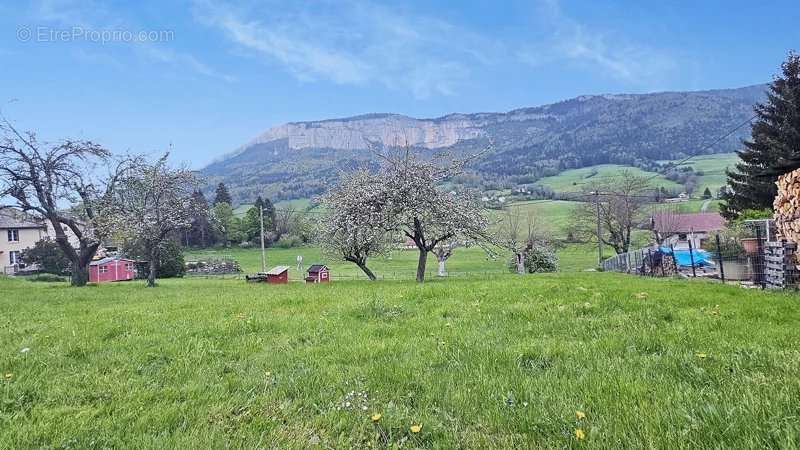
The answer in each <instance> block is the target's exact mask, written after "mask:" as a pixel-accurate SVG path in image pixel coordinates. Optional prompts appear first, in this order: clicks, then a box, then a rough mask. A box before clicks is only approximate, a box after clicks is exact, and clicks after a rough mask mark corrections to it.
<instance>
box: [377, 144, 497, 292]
mask: <svg viewBox="0 0 800 450" xmlns="http://www.w3.org/2000/svg"><path fill="white" fill-rule="evenodd" d="M373 151H374V152H375V153H376V154H378V155H379V156H380V157H381V158H382V159H383V161H384V164H383V166H382V168H381V170H380V172H379V173H378V178H379V179H380V180H381V181H382V189H383V190H384V192H385V198H386V202H387V207H388V210H389V217H390V218H391V222H392V224H393V226H394V228H395V229H396V230H397V231H398V232H399V233H401V234H402V235H403V236H405V237H407V238H409V239H410V240H411V241H413V242H414V245H415V246H416V247H417V249H418V250H419V258H418V260H417V275H416V279H417V281H418V282H420V283H421V282H423V281H425V267H426V264H427V261H428V254H429V253H430V252H432V251H434V249H435V248H436V247H437V246H441V245H444V244H447V243H449V242H452V241H457V240H464V241H466V240H471V241H474V242H476V243H479V244H480V243H483V242H488V241H490V238H489V236H488V234H487V232H486V230H487V227H488V225H489V219H488V217H487V215H486V213H485V211H484V209H483V207H482V205H481V204H480V202H479V201H478V199H477V196H476V195H473V194H472V193H470V192H468V191H458V192H457V191H449V192H448V191H445V190H442V189H441V188H440V186H441V184H442V183H443V182H444V181H445V180H447V179H448V178H451V177H453V176H456V175H458V174H460V173H462V171H463V168H464V166H465V165H466V164H467V163H468V162H469V161H470V160H471V159H472V158H474V157H475V156H473V157H471V158H467V159H462V160H453V159H448V158H447V157H446V155H443V154H442V155H437V156H436V157H433V158H423V157H422V156H421V155H418V154H416V153H412V151H411V149H409V148H408V147H406V148H403V149H400V150H399V151H397V152H396V154H394V155H390V154H389V155H387V154H383V153H379V152H377V151H375V150H374V149H373ZM476 156H477V155H476ZM448 256H449V255H448Z"/></svg>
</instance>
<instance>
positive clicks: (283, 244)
mask: <svg viewBox="0 0 800 450" xmlns="http://www.w3.org/2000/svg"><path fill="white" fill-rule="evenodd" d="M272 245H273V246H274V247H278V248H292V247H300V246H301V245H303V240H302V239H301V238H300V237H298V236H294V235H287V236H281V238H280V239H278V241H277V242H275V243H274V244H272Z"/></svg>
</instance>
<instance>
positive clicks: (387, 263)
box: [184, 244, 613, 280]
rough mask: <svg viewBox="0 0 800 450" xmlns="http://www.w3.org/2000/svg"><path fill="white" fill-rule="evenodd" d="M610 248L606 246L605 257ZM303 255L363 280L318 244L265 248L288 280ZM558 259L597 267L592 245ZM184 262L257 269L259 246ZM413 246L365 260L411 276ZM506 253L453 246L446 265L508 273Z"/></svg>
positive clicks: (569, 267) (387, 272)
mask: <svg viewBox="0 0 800 450" xmlns="http://www.w3.org/2000/svg"><path fill="white" fill-rule="evenodd" d="M612 252H613V251H612V250H611V248H610V247H609V248H608V249H607V250H606V256H609V255H611V253H612ZM298 255H300V256H302V257H303V266H304V268H308V266H310V265H311V264H315V263H324V264H326V265H327V266H328V267H329V268H330V269H331V274H332V276H333V277H334V278H337V277H338V278H347V279H364V280H366V276H365V275H364V273H363V272H361V269H359V268H358V267H357V266H356V265H355V264H352V263H349V262H346V261H341V260H337V259H335V258H331V257H329V256H325V255H322V253H321V252H320V249H319V247H316V246H304V247H294V248H277V247H270V248H267V250H266V256H267V267H268V268H271V267H274V266H289V267H290V268H291V270H290V271H289V279H290V280H302V279H303V277H304V276H305V272H303V273H300V272H297V269H296V266H297V262H296V261H297V256H298ZM556 255H557V256H558V259H559V266H560V267H559V268H560V270H561V271H564V272H579V271H583V270H589V269H593V268H595V267H597V245H596V244H566V245H564V246H561V247H559V248H558V249H557V250H556ZM184 256H185V258H186V260H187V261H196V260H203V259H209V258H233V259H235V260H236V261H238V262H239V265H240V266H241V268H242V271H243V272H245V273H255V272H258V271H260V270H261V249H259V248H248V249H243V248H238V247H231V248H212V249H201V250H187V251H186V252H185V253H184ZM418 257H419V253H418V252H417V250H416V249H402V250H396V251H394V252H392V253H391V255H389V256H387V257H374V258H371V259H369V260H368V265H369V267H370V269H372V271H373V272H375V274H376V275H377V276H378V277H379V278H385V279H401V280H410V279H414V277H415V275H416V270H417V258H418ZM509 258H510V253H508V252H500V251H499V250H498V253H496V254H493V255H488V254H487V252H486V251H485V250H483V249H482V248H480V247H470V248H464V247H461V248H456V249H455V250H454V251H453V256H451V257H450V258H449V259H448V260H447V264H446V268H447V271H448V273H449V274H450V275H452V276H467V275H472V276H485V275H492V274H503V273H508V272H509V268H508V259H509ZM437 265H438V262H437V261H436V257H435V256H434V255H433V254H429V255H428V262H427V266H426V276H427V277H429V278H432V277H435V276H436V271H437Z"/></svg>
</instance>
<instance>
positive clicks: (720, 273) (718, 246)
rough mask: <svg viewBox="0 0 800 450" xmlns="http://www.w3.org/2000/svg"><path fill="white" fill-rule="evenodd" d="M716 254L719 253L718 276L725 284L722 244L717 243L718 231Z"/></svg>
mask: <svg viewBox="0 0 800 450" xmlns="http://www.w3.org/2000/svg"><path fill="white" fill-rule="evenodd" d="M717 255H719V277H720V278H721V279H722V284H725V264H723V263H722V245H720V243H719V233H717Z"/></svg>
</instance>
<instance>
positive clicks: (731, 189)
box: [721, 52, 800, 219]
mask: <svg viewBox="0 0 800 450" xmlns="http://www.w3.org/2000/svg"><path fill="white" fill-rule="evenodd" d="M781 72H782V73H781V75H779V76H776V77H775V79H774V80H773V81H772V83H771V84H770V86H769V90H768V91H767V100H766V101H765V102H764V103H759V104H757V105H756V106H755V108H754V109H755V113H756V119H757V120H756V121H755V122H754V123H753V125H752V137H751V138H750V139H749V140H746V141H744V147H745V148H744V149H742V150H740V151H739V152H737V153H738V155H739V158H740V159H741V161H740V162H739V163H738V164H736V168H735V170H733V171H730V170H729V171H727V175H728V186H727V189H726V190H725V193H724V194H723V196H722V198H723V200H725V203H724V204H723V205H722V208H721V212H722V215H723V216H725V217H726V218H727V219H735V218H736V217H738V216H739V215H740V214H742V212H744V211H745V210H749V209H764V208H771V207H772V202H773V200H774V199H775V195H776V193H777V188H776V186H775V180H776V179H777V178H778V175H781V174H783V173H786V172H789V171H791V170H794V169H797V168H799V167H800V55H798V54H797V53H795V52H790V53H789V56H788V57H787V59H786V61H784V62H783V64H781Z"/></svg>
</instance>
